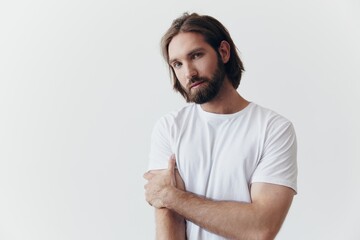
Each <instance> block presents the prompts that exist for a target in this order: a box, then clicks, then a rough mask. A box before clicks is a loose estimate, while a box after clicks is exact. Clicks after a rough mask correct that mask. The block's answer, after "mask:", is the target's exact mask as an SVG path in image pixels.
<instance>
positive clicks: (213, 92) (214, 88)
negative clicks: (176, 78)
mask: <svg viewBox="0 0 360 240" xmlns="http://www.w3.org/2000/svg"><path fill="white" fill-rule="evenodd" d="M219 60H220V59H218V66H217V68H216V71H215V73H214V75H213V76H212V77H211V79H209V78H203V77H194V79H192V80H191V81H190V82H192V83H194V82H198V81H204V82H205V83H204V84H207V85H208V86H206V87H204V88H202V89H199V90H198V91H197V92H196V93H195V94H194V95H192V94H191V93H189V92H188V91H187V96H188V98H187V102H194V103H197V104H203V103H206V102H209V101H211V100H213V99H214V98H215V97H216V96H217V95H218V93H219V92H220V89H221V87H222V85H223V83H224V79H225V67H224V64H223V63H222V61H221V60H220V61H219Z"/></svg>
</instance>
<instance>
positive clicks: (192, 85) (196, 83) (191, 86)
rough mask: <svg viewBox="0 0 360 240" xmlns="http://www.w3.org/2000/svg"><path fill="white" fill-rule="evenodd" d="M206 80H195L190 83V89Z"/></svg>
mask: <svg viewBox="0 0 360 240" xmlns="http://www.w3.org/2000/svg"><path fill="white" fill-rule="evenodd" d="M204 82H205V81H198V82H194V83H193V84H191V85H190V89H191V88H193V87H196V86H198V85H200V84H202V83H204Z"/></svg>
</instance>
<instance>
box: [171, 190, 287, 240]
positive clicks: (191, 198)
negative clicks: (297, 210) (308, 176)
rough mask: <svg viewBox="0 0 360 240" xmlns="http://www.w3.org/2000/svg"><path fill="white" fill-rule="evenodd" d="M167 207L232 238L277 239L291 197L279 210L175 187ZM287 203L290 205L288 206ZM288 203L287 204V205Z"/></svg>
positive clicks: (200, 224)
mask: <svg viewBox="0 0 360 240" xmlns="http://www.w3.org/2000/svg"><path fill="white" fill-rule="evenodd" d="M169 195H170V197H169V199H170V201H169V202H168V201H166V207H167V208H169V209H171V210H173V211H176V212H177V213H179V214H181V215H182V216H184V217H185V218H186V219H188V220H189V221H191V222H193V223H195V224H197V225H199V226H200V227H202V228H205V229H207V230H208V231H211V232H213V233H215V234H218V235H221V236H224V237H227V238H231V239H273V238H274V237H275V235H276V234H277V232H278V231H279V229H280V226H281V224H282V222H283V220H284V219H285V216H286V214H287V210H288V208H289V207H290V204H291V200H284V201H288V202H287V203H283V204H282V205H281V206H280V205H277V206H276V204H274V208H275V209H271V208H269V206H263V204H262V202H259V203H241V202H231V201H213V200H209V199H205V198H202V197H199V196H196V195H194V194H192V193H188V192H184V191H181V190H178V189H174V191H171V193H170V194H169ZM285 205H286V206H285ZM284 206H285V207H284Z"/></svg>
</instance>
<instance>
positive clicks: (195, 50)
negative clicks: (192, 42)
mask: <svg viewBox="0 0 360 240" xmlns="http://www.w3.org/2000/svg"><path fill="white" fill-rule="evenodd" d="M204 50H205V48H202V47H199V48H195V49H193V50H191V51H190V52H188V53H187V54H186V56H187V57H190V56H192V55H193V54H194V53H196V52H199V51H204ZM176 61H178V59H177V58H172V59H169V64H172V63H173V62H176Z"/></svg>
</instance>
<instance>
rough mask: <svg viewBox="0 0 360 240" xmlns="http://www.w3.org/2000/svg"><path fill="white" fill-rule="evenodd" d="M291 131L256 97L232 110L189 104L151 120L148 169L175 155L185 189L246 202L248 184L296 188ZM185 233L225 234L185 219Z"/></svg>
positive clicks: (163, 165)
mask: <svg viewBox="0 0 360 240" xmlns="http://www.w3.org/2000/svg"><path fill="white" fill-rule="evenodd" d="M296 150H297V149H296V136H295V131H294V128H293V125H292V124H291V122H290V121H289V120H287V119H285V118H284V117H282V116H280V115H279V114H277V113H275V112H274V111H271V110H269V109H266V108H263V107H261V106H259V105H257V104H255V103H250V104H249V105H248V106H247V107H246V108H244V109H243V110H241V111H240V112H237V113H234V114H214V113H209V112H205V111H204V110H203V109H202V108H201V106H200V105H198V104H190V105H188V106H186V107H184V108H182V109H180V110H179V111H177V112H173V113H170V114H167V115H166V116H164V117H162V118H161V119H160V120H159V121H158V122H157V123H156V125H155V127H154V130H153V133H152V139H151V149H150V164H149V169H164V168H167V166H168V161H169V157H170V156H171V155H172V154H175V156H176V164H177V168H178V170H179V173H180V175H181V177H182V179H183V180H184V183H185V187H186V191H189V192H192V193H195V194H197V195H201V196H204V197H206V198H210V199H213V200H233V201H241V202H251V197H250V186H251V184H252V183H254V182H266V183H273V184H278V185H283V186H287V187H290V188H292V189H294V190H295V191H297V163H296V152H297V151H296ZM187 236H188V239H190V240H191V239H197V240H199V239H206V240H208V239H225V238H222V237H220V236H217V235H215V234H213V233H210V232H208V231H206V230H205V229H202V228H200V227H198V226H197V225H195V224H193V223H192V222H190V221H187Z"/></svg>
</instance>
